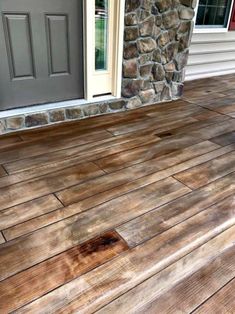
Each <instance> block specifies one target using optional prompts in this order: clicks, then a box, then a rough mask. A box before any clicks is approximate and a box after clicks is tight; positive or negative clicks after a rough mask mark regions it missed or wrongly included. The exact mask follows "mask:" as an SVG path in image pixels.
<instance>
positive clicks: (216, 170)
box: [174, 152, 235, 189]
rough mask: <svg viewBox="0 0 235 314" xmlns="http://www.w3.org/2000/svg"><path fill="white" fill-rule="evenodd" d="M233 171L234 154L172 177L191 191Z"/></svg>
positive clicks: (234, 169) (234, 168) (234, 163)
mask: <svg viewBox="0 0 235 314" xmlns="http://www.w3.org/2000/svg"><path fill="white" fill-rule="evenodd" d="M233 171H235V152H231V153H228V154H225V155H223V156H221V157H218V158H215V159H213V160H211V161H208V162H206V163H204V164H203V165H199V166H196V167H194V168H192V169H189V170H186V171H184V172H181V173H178V174H176V175H175V176H174V177H175V178H176V179H178V180H179V181H181V182H183V183H184V184H186V185H187V186H189V187H190V188H191V189H197V188H199V187H201V186H203V185H206V184H208V183H210V182H211V181H214V180H216V179H218V178H221V177H223V176H225V175H227V174H229V173H231V172H233Z"/></svg>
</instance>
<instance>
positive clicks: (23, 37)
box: [3, 13, 35, 80]
mask: <svg viewBox="0 0 235 314" xmlns="http://www.w3.org/2000/svg"><path fill="white" fill-rule="evenodd" d="M3 23H4V33H5V40H6V45H7V54H8V64H9V75H10V77H11V79H12V80H14V79H25V78H31V79H32V78H33V77H34V76H35V71H34V58H33V50H32V37H31V29H30V17H29V14H10V13H9V14H8V13H4V14H3Z"/></svg>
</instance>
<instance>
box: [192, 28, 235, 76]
mask: <svg viewBox="0 0 235 314" xmlns="http://www.w3.org/2000/svg"><path fill="white" fill-rule="evenodd" d="M229 73H235V31H230V32H224V33H194V34H193V37H192V43H191V47H190V55H189V61H188V66H187V69H186V80H193V79H197V78H203V77H210V76H215V75H223V74H229Z"/></svg>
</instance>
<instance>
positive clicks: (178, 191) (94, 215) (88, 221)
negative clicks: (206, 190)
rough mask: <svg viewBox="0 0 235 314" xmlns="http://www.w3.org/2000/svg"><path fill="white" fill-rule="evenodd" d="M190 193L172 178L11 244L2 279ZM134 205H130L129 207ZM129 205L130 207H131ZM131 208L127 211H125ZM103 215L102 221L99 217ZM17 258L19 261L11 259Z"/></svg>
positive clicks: (5, 250) (2, 261)
mask: <svg viewBox="0 0 235 314" xmlns="http://www.w3.org/2000/svg"><path fill="white" fill-rule="evenodd" d="M188 191H189V189H188V188H186V187H185V186H183V185H182V184H181V183H179V182H177V181H176V180H174V179H172V178H170V179H166V180H165V181H160V182H157V183H153V184H151V185H148V186H146V187H144V188H143V190H142V193H139V191H138V190H137V191H133V192H131V193H130V194H129V195H124V196H120V197H119V198H116V199H114V200H113V201H110V202H107V203H105V204H103V205H100V206H98V207H94V208H93V209H91V210H90V211H89V212H86V213H82V214H80V215H77V216H73V217H71V218H68V219H66V220H62V221H61V222H58V223H56V224H53V225H51V226H48V227H46V228H44V229H41V230H38V231H36V232H34V233H33V234H31V235H29V236H27V237H22V238H19V239H17V240H15V242H8V243H6V245H5V246H3V247H2V248H1V250H0V280H3V279H5V278H7V277H9V276H11V275H13V274H15V273H17V272H19V271H22V270H24V269H26V268H28V267H31V266H33V265H35V264H37V263H39V262H41V261H43V259H47V258H50V257H52V256H54V255H56V254H59V253H61V252H62V251H64V250H67V249H69V248H71V247H72V246H73V245H76V244H79V243H82V242H83V241H86V240H88V239H89V238H91V237H93V236H96V235H98V234H99V233H101V232H104V231H105V230H109V229H113V227H115V226H117V225H118V224H121V223H122V222H125V221H126V220H129V219H131V218H134V217H136V216H138V215H141V214H143V213H146V212H147V211H149V210H151V209H153V208H155V207H158V206H160V205H162V204H164V203H167V202H169V201H171V200H173V199H174V198H177V197H178V196H181V195H183V194H185V193H187V192H188ZM130 204H131V206H130ZM128 205H129V206H128ZM127 206H128V211H127V210H126V208H127ZM101 214H103V217H102V218H101V217H100V215H101ZM13 256H18V258H17V259H14V260H13V259H12V257H13Z"/></svg>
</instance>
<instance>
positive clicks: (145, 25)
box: [140, 16, 154, 37]
mask: <svg viewBox="0 0 235 314" xmlns="http://www.w3.org/2000/svg"><path fill="white" fill-rule="evenodd" d="M153 31H154V17H153V16H150V17H149V18H148V19H146V20H145V21H144V22H142V23H141V24H140V35H141V36H143V37H144V36H151V35H153Z"/></svg>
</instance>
